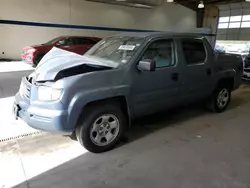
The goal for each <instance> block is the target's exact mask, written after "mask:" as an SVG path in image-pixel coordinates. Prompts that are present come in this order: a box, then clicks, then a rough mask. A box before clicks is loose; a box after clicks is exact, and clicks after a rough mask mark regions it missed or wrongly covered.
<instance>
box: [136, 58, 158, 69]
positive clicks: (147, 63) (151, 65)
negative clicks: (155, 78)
mask: <svg viewBox="0 0 250 188" xmlns="http://www.w3.org/2000/svg"><path fill="white" fill-rule="evenodd" d="M137 67H138V69H139V70H141V71H155V68H156V65H155V61H154V60H151V59H145V60H141V61H140V62H139V64H138V65H137Z"/></svg>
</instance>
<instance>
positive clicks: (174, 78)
mask: <svg viewBox="0 0 250 188" xmlns="http://www.w3.org/2000/svg"><path fill="white" fill-rule="evenodd" d="M171 78H172V80H174V81H178V80H179V73H177V72H176V73H173V74H172V75H171Z"/></svg>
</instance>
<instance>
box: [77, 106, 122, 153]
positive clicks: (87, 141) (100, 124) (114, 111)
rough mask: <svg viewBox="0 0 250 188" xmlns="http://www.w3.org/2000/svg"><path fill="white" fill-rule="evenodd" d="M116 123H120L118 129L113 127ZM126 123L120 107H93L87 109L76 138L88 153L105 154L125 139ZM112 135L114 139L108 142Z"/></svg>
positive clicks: (79, 124) (80, 121)
mask: <svg viewBox="0 0 250 188" xmlns="http://www.w3.org/2000/svg"><path fill="white" fill-rule="evenodd" d="M80 119H81V118H80ZM113 120H114V121H113ZM114 122H118V124H117V127H118V128H113V129H112V126H113V127H114V125H115V123H114ZM126 122H127V121H126V118H125V115H124V113H123V112H122V110H121V109H120V108H119V105H116V104H101V105H93V106H90V107H88V109H86V111H85V114H84V118H83V120H79V123H78V126H77V128H76V137H77V140H78V142H80V144H81V145H82V146H83V147H85V148H86V149H87V150H88V151H90V152H93V153H101V152H105V151H108V150H111V149H112V148H114V147H115V145H116V144H117V143H118V142H119V141H120V139H121V138H122V137H123V135H124V133H125V127H126ZM107 131H108V133H107ZM111 135H113V138H112V139H110V141H109V142H108V139H109V137H111ZM107 138H108V139H107Z"/></svg>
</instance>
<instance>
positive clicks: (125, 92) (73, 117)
mask: <svg viewBox="0 0 250 188" xmlns="http://www.w3.org/2000/svg"><path fill="white" fill-rule="evenodd" d="M129 91H130V88H129V86H126V85H124V86H116V87H112V88H111V87H109V88H99V89H95V90H89V91H82V92H79V93H77V94H76V95H75V96H74V97H73V99H72V100H71V102H70V105H69V108H68V113H69V118H68V122H69V126H70V128H72V129H74V128H75V127H76V125H77V121H78V119H79V116H80V115H81V113H82V111H83V109H84V108H85V107H86V105H87V104H89V103H90V102H95V101H98V100H104V99H109V98H113V97H119V96H124V97H125V98H126V101H127V104H130V102H129V100H130V99H129Z"/></svg>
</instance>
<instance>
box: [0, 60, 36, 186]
mask: <svg viewBox="0 0 250 188" xmlns="http://www.w3.org/2000/svg"><path fill="white" fill-rule="evenodd" d="M32 71H33V68H32V67H31V66H30V65H28V64H25V63H23V62H0V112H1V113H0V140H3V139H9V138H13V137H18V136H21V135H24V134H29V133H34V132H38V131H37V130H34V129H31V128H30V127H29V126H27V125H26V124H24V123H23V122H21V121H15V120H14V118H13V116H12V105H13V102H14V95H15V94H16V93H17V91H18V89H19V86H20V82H21V78H22V77H24V76H27V75H29V74H30V73H31V72H32ZM0 188H1V186H0Z"/></svg>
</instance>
